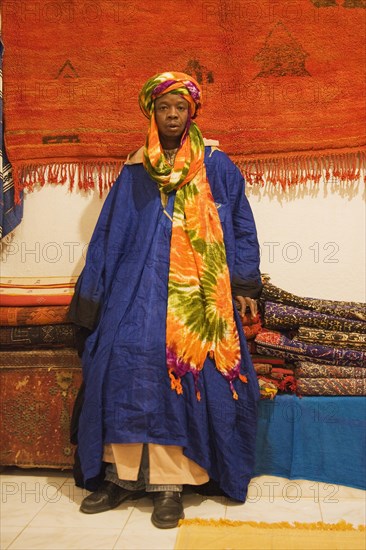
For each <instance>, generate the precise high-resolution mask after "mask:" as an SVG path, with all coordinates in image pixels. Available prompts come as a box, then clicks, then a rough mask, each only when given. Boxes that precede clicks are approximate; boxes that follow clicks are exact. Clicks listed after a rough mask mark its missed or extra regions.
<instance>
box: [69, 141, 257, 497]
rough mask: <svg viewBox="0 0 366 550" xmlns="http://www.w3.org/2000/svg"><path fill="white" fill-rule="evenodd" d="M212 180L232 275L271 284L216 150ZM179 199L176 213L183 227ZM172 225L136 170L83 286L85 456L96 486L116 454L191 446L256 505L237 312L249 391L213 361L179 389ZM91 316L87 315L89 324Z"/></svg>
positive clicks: (104, 215) (113, 207)
mask: <svg viewBox="0 0 366 550" xmlns="http://www.w3.org/2000/svg"><path fill="white" fill-rule="evenodd" d="M205 164H206V170H207V176H208V179H209V182H210V186H211V190H212V193H213V196H214V200H215V203H216V206H217V208H218V213H219V216H220V220H221V223H222V226H223V231H224V240H225V245H226V253H227V262H228V266H229V271H230V273H231V276H233V277H235V278H237V279H238V280H240V281H244V283H246V282H247V283H249V284H250V283H252V284H255V283H256V284H258V285H259V284H260V273H259V250H258V242H257V236H256V230H255V225H254V221H253V216H252V212H251V209H250V206H249V204H248V201H247V199H246V197H245V193H244V182H243V178H242V176H241V174H240V172H239V170H238V169H237V168H236V167H235V165H234V164H233V163H232V162H231V161H230V159H229V158H228V157H227V156H226V155H225V154H224V153H222V152H220V151H218V150H214V151H213V150H211V148H209V147H206V151H205ZM174 197H175V195H174V193H172V194H171V195H170V196H169V200H168V204H167V206H166V211H167V213H168V214H169V215H170V217H172V214H173V206H174ZM171 228H172V222H171V220H170V219H169V216H168V215H166V213H164V211H163V207H162V204H161V199H160V194H159V192H158V189H157V186H156V184H155V182H154V181H153V180H152V179H151V178H150V176H149V175H148V174H147V173H146V171H145V169H144V168H143V166H142V164H134V165H125V167H124V169H123V170H122V173H121V174H120V176H119V178H118V180H117V181H116V183H115V184H114V186H113V187H112V189H111V191H110V193H109V195H108V197H107V199H106V202H105V204H104V207H103V209H102V212H101V215H100V218H99V220H98V223H97V226H96V228H95V231H94V234H93V237H92V240H91V242H90V245H89V249H88V255H87V259H86V265H85V268H84V270H83V272H82V274H81V275H80V278H79V281H78V284H77V288H76V293H75V299H74V303H73V305H72V308H71V309H72V310H73V311H74V313H73V314H72V317H73V321H74V322H76V323H77V324H80V325H83V326H86V327H88V328H90V329H94V325H95V320H94V317H95V316H96V315H97V316H98V319H99V322H98V324H97V326H96V328H95V330H94V332H93V333H92V334H91V336H90V337H89V338H88V339H87V342H86V348H85V351H84V354H83V376H84V381H85V385H86V388H85V401H84V405H83V408H82V412H81V416H80V420H79V436H78V442H79V447H78V450H79V456H80V461H81V467H82V471H83V475H84V478H85V480H87V479H90V478H93V477H94V476H96V475H98V473H99V471H100V468H101V461H102V453H103V444H104V443H138V442H139V443H156V444H162V445H179V446H182V447H183V452H184V454H185V455H186V456H187V457H188V458H190V459H192V460H194V461H195V462H196V463H198V464H199V465H200V466H202V467H203V468H205V469H206V470H207V472H208V474H209V476H210V477H211V478H212V479H214V480H216V481H217V482H218V483H219V485H220V487H221V489H222V490H223V491H224V492H225V493H227V494H228V495H229V496H231V497H232V498H234V499H237V500H240V501H244V500H245V497H246V491H247V485H248V483H249V481H250V478H251V476H252V471H253V468H254V460H255V436H256V416H257V404H258V399H259V391H258V383H257V378H256V375H255V372H254V369H253V366H252V363H251V359H250V356H249V353H248V349H247V344H246V340H245V337H244V334H243V330H242V327H241V322H240V318H239V316H238V313H237V312H236V311H235V315H236V322H237V325H238V327H239V335H240V342H241V351H242V373H243V374H245V375H246V376H247V378H248V384H244V383H242V382H241V381H240V380H237V381H236V382H234V385H235V389H236V391H237V392H238V394H239V399H238V401H235V400H234V399H233V397H232V393H231V391H230V388H229V384H228V382H227V381H226V380H225V379H224V378H223V376H222V375H221V374H220V373H219V372H218V371H217V370H216V368H215V366H214V364H213V362H212V361H211V360H210V359H209V358H207V360H206V362H205V365H204V368H203V371H202V372H201V375H200V381H199V390H200V392H201V401H197V399H196V393H195V388H194V383H193V376H192V375H191V373H188V374H187V375H186V376H184V377H183V379H182V386H183V395H177V394H176V392H175V391H172V390H171V388H170V380H169V376H168V374H167V368H166V358H165V336H166V334H165V333H166V308H167V283H168V272H169V252H170V237H171ZM85 312H86V314H85Z"/></svg>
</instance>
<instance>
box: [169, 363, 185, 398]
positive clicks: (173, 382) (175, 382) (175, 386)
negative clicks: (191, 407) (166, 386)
mask: <svg viewBox="0 0 366 550" xmlns="http://www.w3.org/2000/svg"><path fill="white" fill-rule="evenodd" d="M168 373H169V378H170V387H171V389H172V390H175V391H176V392H177V394H178V395H182V393H183V388H182V382H181V378H180V377H178V378H176V377H175V375H174V372H173V369H172V368H171V369H169V370H168Z"/></svg>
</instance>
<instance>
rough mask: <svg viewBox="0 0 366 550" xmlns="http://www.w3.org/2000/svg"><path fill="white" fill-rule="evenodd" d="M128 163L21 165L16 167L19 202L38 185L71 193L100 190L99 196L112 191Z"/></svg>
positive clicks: (15, 177)
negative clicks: (55, 186)
mask: <svg viewBox="0 0 366 550" xmlns="http://www.w3.org/2000/svg"><path fill="white" fill-rule="evenodd" d="M123 164H124V160H122V159H121V160H116V159H113V160H101V161H98V160H86V161H80V162H72V161H70V162H68V161H62V162H55V163H43V162H38V161H34V162H33V163H19V164H18V163H17V164H15V165H13V179H14V188H15V197H14V198H15V201H16V202H19V201H20V192H21V191H22V190H23V189H27V190H28V191H33V189H34V187H35V186H36V185H40V186H41V187H43V186H44V185H45V184H46V183H50V184H60V185H64V184H65V183H67V184H68V187H69V191H73V189H74V188H75V186H76V187H77V188H78V189H80V190H84V191H87V190H89V189H95V188H98V190H99V196H100V197H102V196H103V193H104V191H106V190H109V189H110V188H111V187H112V185H113V183H114V182H115V180H116V179H117V177H118V175H119V173H120V172H121V170H122V167H123Z"/></svg>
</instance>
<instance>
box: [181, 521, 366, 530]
mask: <svg viewBox="0 0 366 550" xmlns="http://www.w3.org/2000/svg"><path fill="white" fill-rule="evenodd" d="M181 525H201V526H209V527H225V526H227V527H240V526H248V527H255V528H259V529H308V530H312V531H315V530H322V531H361V532H364V531H365V525H359V526H358V527H354V526H353V525H352V524H351V523H347V522H346V521H344V520H341V521H339V522H338V523H323V522H322V521H317V522H314V523H301V522H298V521H294V522H293V523H288V522H287V521H281V522H276V523H266V522H264V521H258V522H257V521H236V520H230V519H224V518H221V519H202V518H194V519H181V520H179V527H180V526H181Z"/></svg>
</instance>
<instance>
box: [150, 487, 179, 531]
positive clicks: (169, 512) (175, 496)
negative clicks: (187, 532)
mask: <svg viewBox="0 0 366 550" xmlns="http://www.w3.org/2000/svg"><path fill="white" fill-rule="evenodd" d="M152 495H153V502H154V511H153V513H152V516H151V521H152V523H153V524H154V525H155V527H158V528H159V529H172V528H173V527H177V525H178V522H179V520H180V519H183V518H184V512H183V504H182V494H181V493H179V492H175V491H160V492H158V493H152Z"/></svg>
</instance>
